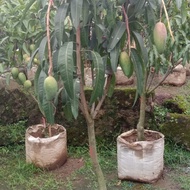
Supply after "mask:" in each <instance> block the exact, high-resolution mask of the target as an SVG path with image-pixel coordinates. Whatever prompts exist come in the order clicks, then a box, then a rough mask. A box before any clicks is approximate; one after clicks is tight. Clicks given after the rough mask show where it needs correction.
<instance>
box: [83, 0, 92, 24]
mask: <svg viewBox="0 0 190 190" xmlns="http://www.w3.org/2000/svg"><path fill="white" fill-rule="evenodd" d="M89 6H90V5H89V2H88V1H87V0H83V9H82V25H83V26H86V25H87V22H88V19H89Z"/></svg>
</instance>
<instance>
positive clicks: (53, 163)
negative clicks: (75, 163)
mask: <svg viewBox="0 0 190 190" xmlns="http://www.w3.org/2000/svg"><path fill="white" fill-rule="evenodd" d="M51 131H52V136H51V137H45V136H44V126H43V125H42V124H39V125H33V126H30V127H29V128H28V129H27V130H26V134H25V148H26V162H27V163H33V164H34V165H36V166H37V167H40V168H44V169H48V170H52V169H56V168H58V167H60V166H62V165H63V164H64V163H65V162H66V160H67V134H66V129H65V128H64V127H63V126H61V125H58V124H55V125H53V126H52V127H51Z"/></svg>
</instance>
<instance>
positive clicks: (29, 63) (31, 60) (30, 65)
mask: <svg viewBox="0 0 190 190" xmlns="http://www.w3.org/2000/svg"><path fill="white" fill-rule="evenodd" d="M38 51H39V48H37V49H36V50H35V51H34V52H33V53H32V55H31V57H30V61H29V62H28V65H27V67H28V69H31V68H32V63H33V60H34V57H35V56H36V54H37V53H38Z"/></svg>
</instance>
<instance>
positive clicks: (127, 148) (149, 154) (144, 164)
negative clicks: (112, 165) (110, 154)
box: [117, 130, 164, 183]
mask: <svg viewBox="0 0 190 190" xmlns="http://www.w3.org/2000/svg"><path fill="white" fill-rule="evenodd" d="M145 132H153V133H158V134H159V135H160V137H161V138H159V139H158V140H154V141H136V142H132V143H129V142H127V141H126V140H125V139H124V138H127V137H129V136H130V135H131V134H133V133H136V130H130V131H128V132H125V133H122V134H121V135H120V136H118V138H117V161H118V178H119V179H129V180H134V181H141V182H148V183H152V182H155V181H157V180H158V179H159V177H160V176H161V174H162V172H163V166H164V161H163V154H164V135H163V134H161V133H159V132H156V131H150V130H146V131H145Z"/></svg>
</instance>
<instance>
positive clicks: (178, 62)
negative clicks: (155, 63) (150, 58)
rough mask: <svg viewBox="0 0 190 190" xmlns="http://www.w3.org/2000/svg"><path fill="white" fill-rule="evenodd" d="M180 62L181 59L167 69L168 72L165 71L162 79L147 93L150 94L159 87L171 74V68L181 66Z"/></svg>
mask: <svg viewBox="0 0 190 190" xmlns="http://www.w3.org/2000/svg"><path fill="white" fill-rule="evenodd" d="M182 61H183V59H182V58H181V59H179V60H178V61H177V63H176V64H175V66H173V67H169V68H168V70H167V72H166V74H165V75H164V77H163V78H162V79H161V80H160V81H159V82H158V84H157V85H155V86H154V87H153V88H152V89H151V90H150V91H149V92H148V93H151V92H152V91H154V90H155V89H156V88H158V86H160V85H161V84H162V83H163V82H164V80H165V79H166V78H167V77H168V75H169V74H170V73H171V71H172V70H173V68H174V67H176V66H177V65H179V64H181V62H182Z"/></svg>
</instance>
